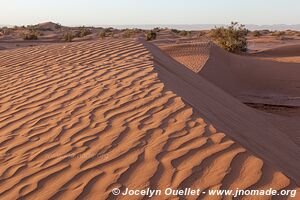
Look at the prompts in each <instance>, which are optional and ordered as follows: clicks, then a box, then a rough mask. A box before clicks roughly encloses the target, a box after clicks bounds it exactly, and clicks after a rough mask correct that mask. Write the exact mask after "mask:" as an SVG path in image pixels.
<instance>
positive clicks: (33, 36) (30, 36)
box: [23, 32, 38, 40]
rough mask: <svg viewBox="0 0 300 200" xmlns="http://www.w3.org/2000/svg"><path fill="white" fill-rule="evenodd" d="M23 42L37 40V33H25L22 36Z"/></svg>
mask: <svg viewBox="0 0 300 200" xmlns="http://www.w3.org/2000/svg"><path fill="white" fill-rule="evenodd" d="M23 39H24V40H37V39H38V33H37V32H29V33H25V34H24V35H23Z"/></svg>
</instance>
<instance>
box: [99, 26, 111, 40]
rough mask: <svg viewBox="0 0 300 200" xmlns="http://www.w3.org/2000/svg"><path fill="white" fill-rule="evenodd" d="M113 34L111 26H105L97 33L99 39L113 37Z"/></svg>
mask: <svg viewBox="0 0 300 200" xmlns="http://www.w3.org/2000/svg"><path fill="white" fill-rule="evenodd" d="M113 36H114V32H113V31H112V30H111V28H106V29H103V30H102V31H101V32H100V33H99V37H100V38H101V39H104V38H106V37H113Z"/></svg>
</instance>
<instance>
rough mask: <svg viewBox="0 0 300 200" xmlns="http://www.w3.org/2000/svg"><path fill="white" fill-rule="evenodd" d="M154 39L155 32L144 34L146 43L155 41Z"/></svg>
mask: <svg viewBox="0 0 300 200" xmlns="http://www.w3.org/2000/svg"><path fill="white" fill-rule="evenodd" d="M155 39H156V32H155V31H153V30H152V31H149V32H148V33H147V34H146V40H147V41H150V40H155Z"/></svg>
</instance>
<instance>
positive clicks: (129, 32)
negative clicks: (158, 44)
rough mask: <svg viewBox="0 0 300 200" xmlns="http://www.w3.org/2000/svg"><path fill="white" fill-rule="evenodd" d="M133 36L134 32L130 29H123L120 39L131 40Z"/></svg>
mask: <svg viewBox="0 0 300 200" xmlns="http://www.w3.org/2000/svg"><path fill="white" fill-rule="evenodd" d="M134 34H135V32H134V30H132V29H125V30H124V32H123V34H122V37H123V38H131V37H133V35H134Z"/></svg>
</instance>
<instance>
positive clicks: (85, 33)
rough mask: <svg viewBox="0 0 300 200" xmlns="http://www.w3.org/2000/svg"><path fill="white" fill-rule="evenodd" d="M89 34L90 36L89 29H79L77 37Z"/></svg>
mask: <svg viewBox="0 0 300 200" xmlns="http://www.w3.org/2000/svg"><path fill="white" fill-rule="evenodd" d="M90 34H92V31H91V29H89V28H85V27H81V28H80V30H79V37H85V36H87V35H90Z"/></svg>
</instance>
